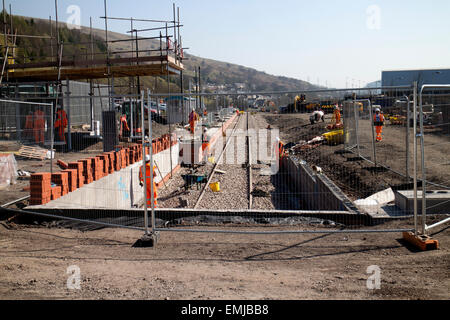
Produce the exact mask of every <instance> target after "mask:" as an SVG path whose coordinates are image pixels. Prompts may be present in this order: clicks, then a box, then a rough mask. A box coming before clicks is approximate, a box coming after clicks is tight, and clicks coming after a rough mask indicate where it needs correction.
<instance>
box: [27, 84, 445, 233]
mask: <svg viewBox="0 0 450 320" xmlns="http://www.w3.org/2000/svg"><path fill="white" fill-rule="evenodd" d="M68 91H69V92H71V90H68ZM63 92H64V90H63ZM300 95H306V100H304V101H301V102H295V105H294V101H296V100H295V98H296V96H300ZM201 97H202V99H200V98H199V96H194V95H190V94H183V95H181V94H178V95H176V94H150V93H149V92H146V93H143V94H141V95H111V96H104V95H100V96H98V97H94V98H93V99H94V100H95V99H97V102H98V103H93V104H92V105H93V108H94V112H91V107H90V104H89V103H90V99H91V98H92V97H91V96H87V97H81V98H80V96H75V95H73V94H72V93H70V94H66V95H63V99H61V100H60V101H61V103H62V104H63V108H64V109H65V110H67V111H68V113H70V117H72V116H74V117H77V114H76V113H75V114H74V112H73V110H74V109H72V107H73V108H77V107H78V108H81V107H80V105H81V102H78V103H77V102H75V101H82V102H83V101H84V102H83V103H82V104H83V105H84V107H82V108H86V107H85V105H89V109H83V110H84V111H80V112H85V111H86V110H89V111H90V116H88V117H84V116H83V117H81V116H80V117H78V119H79V122H78V120H74V122H75V123H76V124H73V123H71V124H70V125H69V126H68V128H67V129H66V130H67V131H66V134H67V136H68V137H69V136H70V137H72V138H73V137H74V135H75V134H77V133H79V136H80V140H79V142H77V143H76V147H75V144H74V143H73V141H74V140H73V139H72V145H71V147H70V148H65V149H62V150H58V149H56V150H55V151H56V157H55V160H54V161H53V162H52V163H51V164H50V165H51V166H52V167H50V168H47V167H43V168H42V172H50V170H53V172H50V173H51V175H50V186H51V187H50V190H46V191H42V192H41V190H44V189H45V188H44V187H42V185H43V184H44V182H42V181H44V180H45V181H46V179H48V178H45V177H44V176H45V175H44V176H42V175H41V176H40V177H38V176H39V175H36V177H35V178H34V179H35V180H37V181H40V182H36V183H35V185H39V186H40V187H35V188H34V190H38V189H39V191H37V192H38V193H39V192H41V195H42V194H44V193H45V192H47V193H46V195H47V196H46V197H48V194H50V200H49V201H47V202H46V203H39V201H34V202H33V207H30V208H29V209H28V210H29V211H32V212H39V213H41V214H46V215H50V217H66V218H70V219H76V220H77V221H80V222H82V221H86V222H96V223H101V224H103V225H113V226H120V227H132V228H138V229H146V228H147V227H148V226H149V225H150V226H151V222H152V221H153V219H148V221H149V225H147V226H145V225H144V224H145V221H146V219H144V216H145V215H144V212H143V209H145V208H143V207H145V203H147V202H146V201H145V198H146V197H147V196H149V195H150V192H147V193H146V192H145V187H148V189H151V188H152V185H151V184H147V185H146V186H145V187H144V186H141V184H140V182H141V181H140V178H139V170H140V168H141V166H142V164H143V163H142V159H144V158H145V155H146V154H148V153H149V152H150V151H152V158H153V159H152V160H153V168H154V171H155V173H154V175H155V177H154V179H155V183H156V187H157V205H156V209H155V210H154V211H153V212H152V210H151V203H150V202H148V205H147V208H146V209H147V214H148V215H150V216H151V217H152V218H154V221H155V225H154V226H153V227H156V229H155V230H170V231H185V230H187V231H211V230H213V231H226V232H236V230H237V229H236V228H237V227H239V229H238V230H239V232H241V231H243V232H253V229H252V228H254V227H261V226H264V227H273V228H269V229H265V230H264V232H341V231H342V232H344V231H349V230H350V229H351V230H353V229H354V228H355V227H357V226H358V227H359V228H358V229H355V231H358V232H372V231H377V232H385V231H386V232H397V231H400V230H411V229H412V228H413V227H414V226H413V225H412V223H411V221H410V219H404V220H399V221H400V222H399V223H397V224H395V225H390V224H387V225H384V224H383V225H382V226H381V227H378V228H376V229H375V230H373V229H367V228H364V226H368V225H373V224H378V223H379V224H381V223H384V222H385V221H386V220H390V219H391V218H392V217H399V216H402V217H408V216H409V217H411V215H412V213H413V212H412V210H411V206H410V198H408V197H406V198H408V199H409V200H408V199H407V200H405V201H406V202H405V203H406V204H405V203H403V204H402V203H400V201H401V199H400V197H399V192H398V191H402V190H411V189H412V188H413V186H412V180H413V177H412V174H413V171H414V170H413V169H414V168H413V161H412V156H413V141H414V132H413V129H412V123H411V119H412V113H411V110H412V109H413V105H414V103H412V101H413V99H414V98H413V92H412V88H410V87H402V88H374V89H370V90H369V89H365V88H364V89H352V90H350V89H345V90H344V89H340V90H316V91H299V92H265V93H256V92H251V93H239V94H204V93H203V94H201ZM255 97H256V98H255ZM425 97H427V96H426V95H424V98H425ZM441 98H444V97H443V96H438V95H437V93H436V92H434V93H433V94H432V95H430V96H429V99H431V100H430V101H427V104H434V105H435V107H434V109H433V111H431V114H432V117H436V114H437V119H438V120H436V121H438V122H436V124H434V125H433V124H430V125H431V126H434V131H432V130H433V129H432V128H431V127H430V128H428V129H427V130H430V131H429V132H427V133H426V136H425V139H424V140H425V142H426V143H425V144H424V146H425V147H424V151H425V153H426V154H427V155H428V153H427V152H428V151H427V148H429V149H430V150H433V147H436V146H438V148H437V150H434V152H441V149H442V152H441V153H440V154H439V155H436V156H439V157H441V158H439V159H440V161H439V165H438V164H437V163H436V161H435V160H434V162H432V161H433V160H431V159H432V158H430V160H426V161H425V167H426V168H427V172H426V173H427V182H430V184H431V183H432V184H433V185H435V186H438V185H440V186H442V188H443V189H446V190H447V189H448V188H446V185H448V181H449V179H448V177H445V175H442V174H440V175H439V174H437V172H439V170H445V166H446V163H447V162H448V161H449V160H448V157H449V153H448V151H446V149H445V146H446V145H448V131H447V132H446V131H445V130H446V128H448V123H449V121H448V111H445V110H447V109H445V106H447V105H448V102H446V101H448V100H441ZM77 99H78V100H77ZM105 99H106V100H105ZM261 99H263V102H262V103H261ZM127 100H128V101H134V103H131V104H129V106H128V107H125V105H126V104H125V102H126V101H127ZM438 101H439V103H438ZM416 102H417V101H416ZM336 105H337V106H338V107H340V114H341V116H342V118H341V123H336V116H335V109H334V106H336ZM408 105H409V107H410V108H409V109H408V108H407V106H408ZM374 108H380V109H381V111H382V112H383V115H384V117H385V122H384V126H383V128H382V141H381V142H375V139H374V137H375V134H376V132H375V130H376V128H374V122H373V111H374ZM319 109H320V110H322V111H323V112H324V117H323V119H321V118H320V117H319V118H318V121H315V120H314V121H312V120H311V115H312V114H313V112H314V111H319ZM80 110H82V109H80ZM142 110H143V111H144V112H142ZM192 110H195V111H196V112H197V114H198V121H197V122H196V123H195V126H194V129H195V130H194V132H193V133H191V132H190V130H191V126H190V123H189V119H190V113H191V111H192ZM294 110H296V111H297V112H295V111H294ZM408 110H409V111H408ZM100 112H102V117H99V116H98V115H99V114H100ZM105 112H112V114H111V115H109V114H107V113H105ZM440 112H441V113H442V115H440ZM149 113H150V114H151V117H150V118H149V117H148V114H149ZM92 114H93V115H94V116H91V115H92ZM124 115H125V120H127V125H128V126H129V127H132V128H133V129H131V128H129V129H127V130H126V129H125V128H124V124H123V121H122V120H123V119H122V118H123V116H124ZM109 116H111V117H112V118H111V119H113V121H112V126H111V128H109V127H108V126H107V127H108V128H106V127H105V124H106V122H105V121H106V120H105V119H107V118H108V117H109ZM439 117H440V118H439ZM71 119H72V118H71ZM73 119H76V118H73ZM408 119H410V121H408ZM439 119H441V120H439ZM150 120H153V121H150ZM92 121H99V124H100V125H99V126H98V127H99V130H94V129H96V128H95V127H94V126H92ZM439 121H440V122H439ZM131 122H133V123H132V124H131ZM312 122H313V123H312ZM142 124H144V126H142ZM85 125H86V126H85ZM77 126H81V127H80V128H77ZM150 126H151V128H152V129H151V130H152V139H151V143H150V142H149V141H148V139H147V137H148V136H150ZM69 128H70V134H69ZM142 129H143V130H142ZM77 130H78V131H79V132H77ZM126 131H130V132H128V134H126ZM107 133H111V134H113V135H114V136H116V137H117V140H115V141H116V142H117V143H113V145H112V147H108V148H106V140H105V137H106V134H107ZM143 133H144V136H145V137H146V139H144V141H142V134H143ZM279 139H280V141H281V143H283V144H284V149H283V150H284V151H285V153H282V154H280V148H279V146H280V144H279ZM428 141H430V142H428ZM431 141H433V142H431ZM427 143H428V144H427ZM150 147H151V150H150ZM434 149H436V148H434ZM431 152H432V151H430V153H431ZM434 159H436V157H434ZM58 160H62V162H65V163H66V164H67V168H66V169H64V168H63V166H64V163H59V162H58ZM19 165H20V164H19ZM60 169H61V170H60ZM70 169H72V171H70ZM75 169H76V170H75ZM419 169H421V166H420V164H418V167H417V171H418V170H419ZM67 170H68V171H67ZM73 170H75V171H73ZM434 170H436V171H434ZM62 171H67V175H65V174H60V172H62ZM71 172H72V173H71ZM63 176H67V180H66V178H64V177H63ZM70 177H71V178H70ZM148 179H150V177H148ZM81 180H82V181H83V182H81ZM31 181H34V180H33V178H32V180H31ZM65 181H67V182H65ZM46 183H47V182H46ZM64 185H66V187H64ZM58 186H60V187H61V188H60V189H61V190H60V195H59V196H58V191H54V188H56V189H57V187H58ZM444 187H445V188H444ZM71 188H72V190H71ZM32 189H33V188H32ZM32 191H33V190H32ZM32 191H31V192H30V194H31V195H32V196H33V194H35V192H32ZM53 192H54V193H55V195H54V196H53ZM63 193H64V194H63ZM441 194H442V193H441ZM52 197H54V199H52ZM41 198H45V197H41ZM31 199H37V198H36V197H34V198H33V197H32V198H31ZM42 202H44V201H42ZM427 206H428V205H427ZM429 207H430V208H431V207H432V204H431V203H429ZM402 221H403V222H402ZM184 227H187V228H184ZM240 227H247V228H245V229H242V228H240ZM219 229H220V230H219Z"/></svg>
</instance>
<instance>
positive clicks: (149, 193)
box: [139, 154, 158, 208]
mask: <svg viewBox="0 0 450 320" xmlns="http://www.w3.org/2000/svg"><path fill="white" fill-rule="evenodd" d="M145 162H146V163H145V178H146V179H147V181H146V182H147V199H146V200H147V206H149V207H150V206H151V205H152V189H151V186H152V181H151V179H150V178H151V177H150V167H151V164H150V155H149V154H147V155H146V156H145ZM155 169H156V166H153V170H152V171H153V203H154V204H155V208H156V205H157V204H158V201H157V200H156V199H157V198H158V192H157V191H156V182H155V177H156V172H155ZM139 184H140V186H141V187H142V186H143V185H144V177H143V174H142V166H141V167H140V168H139Z"/></svg>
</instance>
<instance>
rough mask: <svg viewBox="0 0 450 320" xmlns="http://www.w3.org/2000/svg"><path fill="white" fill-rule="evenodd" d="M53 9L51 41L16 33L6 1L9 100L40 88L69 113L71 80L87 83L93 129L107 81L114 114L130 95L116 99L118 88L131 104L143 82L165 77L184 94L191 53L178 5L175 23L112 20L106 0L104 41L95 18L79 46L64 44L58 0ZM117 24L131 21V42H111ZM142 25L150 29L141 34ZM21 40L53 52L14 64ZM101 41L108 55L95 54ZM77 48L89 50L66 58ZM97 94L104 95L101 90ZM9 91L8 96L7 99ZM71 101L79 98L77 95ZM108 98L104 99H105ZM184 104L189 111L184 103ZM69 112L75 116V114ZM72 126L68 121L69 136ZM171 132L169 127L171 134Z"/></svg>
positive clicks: (2, 82)
mask: <svg viewBox="0 0 450 320" xmlns="http://www.w3.org/2000/svg"><path fill="white" fill-rule="evenodd" d="M54 8H55V19H54V20H52V17H51V16H50V17H49V24H50V30H49V33H50V36H37V35H25V34H17V29H16V31H14V30H15V28H14V25H13V18H12V17H13V15H12V8H11V5H10V7H9V17H10V19H9V20H10V21H6V20H7V19H6V10H5V4H4V0H3V21H0V23H2V24H3V38H4V42H3V45H1V47H0V52H1V53H2V56H3V61H2V70H1V75H0V89H1V90H2V95H3V96H4V97H5V98H15V99H17V98H18V95H17V92H18V91H19V90H18V87H21V86H22V87H23V86H30V85H34V86H36V85H38V86H39V87H43V88H45V90H44V93H43V94H41V96H45V102H49V101H50V102H51V103H53V105H54V108H55V110H56V108H57V106H60V105H63V106H62V107H63V109H67V108H70V104H69V105H68V106H64V100H65V99H63V96H64V94H65V93H68V94H70V90H69V81H73V80H82V81H86V82H88V83H89V86H90V90H89V97H91V103H90V104H91V110H90V113H91V115H92V116H91V123H90V127H91V130H93V128H94V116H93V115H94V110H93V105H94V103H93V102H92V100H93V99H92V97H93V96H94V92H95V90H96V88H97V87H98V86H99V82H98V80H99V79H104V80H107V85H106V87H107V91H108V93H107V98H108V105H109V110H110V111H112V110H115V99H116V98H120V97H121V96H123V97H125V96H126V94H117V95H116V91H117V89H118V88H124V90H121V91H122V92H125V91H127V93H128V95H129V96H130V97H131V96H132V98H130V99H134V100H137V98H136V96H139V95H140V93H141V91H142V90H143V89H144V88H143V87H142V84H141V77H147V76H149V77H164V78H165V79H166V80H167V86H168V88H167V89H168V91H169V92H170V77H171V76H178V77H179V81H180V84H181V91H183V70H184V66H183V60H184V59H185V57H184V50H186V49H187V48H183V46H182V37H181V32H180V29H181V27H183V25H182V24H181V23H180V9H179V8H176V7H175V4H173V17H172V18H171V19H168V20H153V19H138V18H133V17H130V18H124V17H112V16H108V11H107V0H104V15H103V16H101V17H99V18H100V19H102V20H103V21H104V29H105V30H104V32H105V33H104V39H101V40H99V38H98V37H94V32H93V28H92V17H91V18H90V26H89V31H88V32H89V33H87V30H84V31H81V32H82V33H84V34H88V36H89V41H84V42H76V43H74V42H68V41H63V39H62V37H61V29H62V27H63V23H61V22H60V21H58V0H55V2H54ZM116 21H121V22H124V21H128V22H129V23H130V28H129V30H125V31H124V34H129V37H127V36H124V37H117V36H115V37H112V35H114V34H112V33H111V32H110V31H109V30H108V25H110V24H111V23H114V22H116ZM137 24H139V26H142V25H144V26H145V27H144V28H140V29H138V28H137ZM19 38H35V39H34V40H36V39H39V41H44V40H45V41H46V42H47V43H44V44H43V46H42V47H47V48H46V49H49V50H47V51H50V54H47V55H46V56H45V57H40V58H39V59H36V60H34V61H22V62H20V63H19V62H18V61H17V60H16V59H15V55H16V53H17V50H16V49H17V48H18V47H19V46H18V45H16V43H17V39H19ZM99 41H102V42H103V44H104V46H103V48H106V49H105V50H104V52H96V51H95V50H94V45H95V44H96V43H98V42H99ZM144 41H146V42H144ZM147 41H149V42H147ZM48 42H49V43H48ZM146 43H147V44H148V43H150V44H151V46H150V47H149V46H148V45H145V44H146ZM74 45H82V46H84V48H82V49H84V50H85V51H84V52H83V53H81V54H77V55H73V56H71V55H69V54H67V53H66V52H65V48H69V47H70V46H74ZM48 47H50V48H48ZM25 49H26V48H25ZM100 51H102V50H100ZM118 78H128V79H129V81H128V84H127V85H121V84H118V83H117V79H118ZM122 83H123V82H122ZM98 91H99V92H100V90H98ZM4 92H7V94H6V96H5V94H4ZM71 97H74V96H73V94H72V96H71ZM103 97H104V96H103V95H101V97H100V98H103ZM34 98H36V96H35V97H34ZM80 98H81V97H80ZM141 99H142V98H141ZM181 103H182V104H183V106H182V107H183V109H184V101H183V102H181ZM136 104H137V101H136ZM149 108H150V105H149ZM66 111H68V112H69V113H70V110H66ZM54 114H55V113H54ZM70 127H71V123H70V118H69V124H68V128H69V132H70ZM170 129H171V128H170V127H169V131H170ZM169 133H170V132H169ZM69 139H70V138H69Z"/></svg>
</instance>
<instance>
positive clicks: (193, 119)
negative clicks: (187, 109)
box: [189, 110, 198, 134]
mask: <svg viewBox="0 0 450 320" xmlns="http://www.w3.org/2000/svg"><path fill="white" fill-rule="evenodd" d="M197 121H198V114H197V112H195V111H194V110H192V111H191V113H190V114H189V128H190V131H191V133H192V134H194V130H195V123H196V122H197Z"/></svg>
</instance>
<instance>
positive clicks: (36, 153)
mask: <svg viewBox="0 0 450 320" xmlns="http://www.w3.org/2000/svg"><path fill="white" fill-rule="evenodd" d="M47 152H48V150H46V149H43V148H40V147H30V146H22V147H21V148H20V149H19V152H18V153H17V155H18V156H20V157H25V158H33V159H39V160H44V159H45V158H46V157H47Z"/></svg>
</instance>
